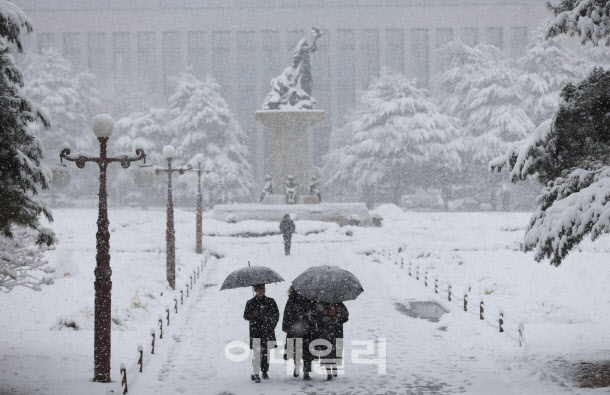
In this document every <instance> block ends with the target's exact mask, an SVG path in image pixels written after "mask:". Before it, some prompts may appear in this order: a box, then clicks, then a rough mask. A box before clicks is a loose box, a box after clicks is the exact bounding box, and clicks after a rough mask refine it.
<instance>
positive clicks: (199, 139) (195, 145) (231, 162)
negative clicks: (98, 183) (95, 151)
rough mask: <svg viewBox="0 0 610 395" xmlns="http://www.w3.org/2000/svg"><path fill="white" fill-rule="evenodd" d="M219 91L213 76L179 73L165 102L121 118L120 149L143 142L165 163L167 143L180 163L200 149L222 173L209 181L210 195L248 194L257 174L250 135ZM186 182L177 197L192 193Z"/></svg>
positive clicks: (235, 197) (242, 196) (151, 157)
mask: <svg viewBox="0 0 610 395" xmlns="http://www.w3.org/2000/svg"><path fill="white" fill-rule="evenodd" d="M219 90H220V87H219V85H218V84H216V83H215V82H214V81H212V80H207V81H200V80H198V79H197V78H196V77H194V76H192V75H190V74H181V75H179V76H177V77H176V78H175V79H174V80H173V84H172V90H171V92H170V95H169V97H168V100H167V105H166V106H165V107H162V108H153V109H150V110H148V111H145V112H139V113H134V114H131V115H129V116H128V117H125V118H123V119H120V120H119V121H118V122H117V127H116V129H117V135H118V136H119V138H118V139H117V142H116V148H117V149H119V150H121V151H128V150H131V149H133V146H134V145H136V144H138V145H140V146H142V147H143V148H144V149H145V151H146V153H147V155H148V159H147V161H148V162H149V163H154V164H159V165H165V160H164V159H163V158H162V156H161V150H162V147H163V146H165V145H173V146H175V147H176V148H177V150H178V155H177V159H176V161H175V162H176V165H179V163H178V162H179V161H180V160H181V161H183V163H182V164H186V163H187V162H193V158H194V157H195V155H197V154H199V153H201V154H203V155H204V158H205V164H206V166H207V167H208V168H210V169H215V170H214V171H215V173H216V175H217V176H218V179H217V180H216V181H217V182H215V183H214V185H213V186H212V185H210V184H209V183H208V184H204V188H207V189H208V192H209V193H210V194H211V195H214V196H217V195H222V201H236V200H243V199H245V198H247V197H248V196H249V195H250V193H251V190H252V186H253V184H252V178H253V175H252V168H251V166H250V164H249V163H248V148H247V145H246V143H245V141H246V135H245V133H244V131H243V130H242V128H241V126H240V125H239V123H238V122H237V121H236V120H235V119H234V117H233V114H232V113H231V111H230V109H229V107H228V105H227V103H226V102H225V101H224V99H223V98H222V96H221V95H220V94H219V93H218V91H219ZM178 158H180V159H178ZM125 177H126V176H125ZM125 177H124V178H125ZM182 187H183V186H182ZM182 187H181V186H180V184H179V183H178V184H177V188H176V189H177V197H178V198H180V196H181V194H182V195H183V196H184V195H188V194H189V193H188V192H186V191H184V190H183V191H182V192H181V191H180V188H182Z"/></svg>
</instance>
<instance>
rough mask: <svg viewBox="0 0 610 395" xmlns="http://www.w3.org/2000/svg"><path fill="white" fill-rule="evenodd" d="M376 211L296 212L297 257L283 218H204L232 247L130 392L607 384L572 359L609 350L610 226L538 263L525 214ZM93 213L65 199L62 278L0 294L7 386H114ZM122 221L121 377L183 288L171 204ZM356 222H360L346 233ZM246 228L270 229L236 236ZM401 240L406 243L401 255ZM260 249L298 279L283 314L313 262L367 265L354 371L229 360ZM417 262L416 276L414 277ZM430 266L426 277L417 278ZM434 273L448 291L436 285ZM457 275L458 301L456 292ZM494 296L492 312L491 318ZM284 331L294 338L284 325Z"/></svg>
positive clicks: (197, 259)
mask: <svg viewBox="0 0 610 395" xmlns="http://www.w3.org/2000/svg"><path fill="white" fill-rule="evenodd" d="M378 211H380V212H382V214H383V215H384V218H385V219H384V227H383V228H353V227H349V228H339V227H337V226H334V225H333V224H327V223H316V222H312V221H307V222H305V221H302V222H301V221H297V223H296V226H297V231H298V232H299V234H296V235H295V236H294V238H293V255H292V256H290V257H285V256H284V255H283V247H282V245H281V236H277V235H271V236H265V234H266V233H267V232H275V229H276V228H277V225H278V224H275V223H264V222H258V221H249V222H244V223H237V224H226V223H222V222H216V221H212V220H210V219H204V229H205V233H206V235H207V236H206V237H205V238H204V244H205V246H206V247H209V248H210V249H211V250H212V251H214V253H216V254H218V255H220V256H224V257H223V258H221V259H219V260H216V259H214V258H212V259H210V261H209V262H208V263H207V266H206V268H205V269H204V272H203V274H202V278H201V280H200V281H199V282H198V284H197V285H196V286H195V289H194V292H193V293H192V295H191V297H190V298H188V299H186V300H185V304H184V306H179V309H180V313H179V314H178V316H177V318H178V319H177V320H175V321H172V325H170V327H169V328H164V329H165V330H166V331H167V332H166V334H167V335H166V337H165V339H164V340H163V341H159V340H157V347H158V349H157V352H156V355H155V356H154V357H152V358H150V362H149V363H148V365H147V366H145V371H144V373H143V374H137V375H132V377H134V378H136V380H135V381H134V382H133V383H132V385H131V386H130V393H135V394H169V393H187V394H201V393H205V394H208V393H209V394H219V393H226V394H228V393H235V394H249V393H260V394H287V393H316V392H317V393H362V394H369V393H380V394H381V393H406V392H409V393H456V392H464V393H479V394H486V393H491V392H494V393H507V394H511V393H535V392H538V393H559V392H566V393H570V392H576V393H580V392H592V393H598V392H599V393H604V392H605V391H607V389H603V388H600V389H596V390H584V389H581V388H576V381H575V378H573V377H571V376H570V374H569V372H568V369H567V365H568V364H571V363H573V362H580V361H587V362H595V361H599V360H603V359H604V358H606V359H607V358H608V357H607V355H608V351H609V349H610V334H609V331H607V328H608V327H609V325H610V314H609V311H610V309H609V308H608V306H609V305H610V293H609V292H608V287H610V286H609V285H608V284H610V271H609V270H607V261H608V259H609V258H610V239H609V238H608V237H603V238H601V239H600V240H598V241H597V242H595V243H590V242H585V243H584V244H583V245H582V248H581V249H580V251H577V252H574V253H573V254H571V255H570V256H569V257H568V258H567V260H566V261H565V262H564V263H563V264H562V266H560V267H559V268H555V267H551V266H549V265H547V264H545V263H542V264H537V263H535V262H534V261H533V258H532V254H524V253H522V252H520V251H519V243H520V242H521V240H522V236H523V231H524V229H525V226H526V224H527V220H528V218H529V215H528V214H520V213H403V212H401V211H400V210H397V209H396V208H392V207H382V208H380V209H379V210H378ZM96 215H97V213H96V211H95V210H89V209H84V210H63V209H62V210H55V218H56V222H55V223H54V224H53V225H52V227H53V229H54V230H55V231H56V233H57V234H58V236H59V237H60V242H61V244H60V245H59V246H58V247H57V249H56V250H53V251H49V252H48V253H47V258H48V259H49V260H50V262H51V265H53V266H55V267H57V268H58V269H59V270H58V276H59V278H58V279H56V282H55V284H54V285H51V286H47V287H44V288H43V291H42V292H32V291H30V290H15V291H13V292H11V293H9V294H6V295H0V298H1V299H0V331H2V333H3V336H2V337H1V338H0V393H4V392H8V393H15V394H30V393H44V394H103V393H104V392H105V390H106V389H107V388H110V387H114V386H115V385H116V383H115V384H113V385H112V386H108V385H102V384H96V383H91V382H90V379H91V377H92V372H93V366H92V365H93V350H92V348H93V338H92V337H93V331H92V328H93V318H92V312H93V267H94V264H95V243H94V240H95V229H96V225H95V220H96ZM110 222H111V230H112V233H111V235H112V236H111V255H112V268H113V276H112V279H113V333H112V342H113V343H112V347H113V348H112V377H113V379H114V380H115V381H116V380H119V365H120V363H121V362H125V363H126V364H127V365H132V364H133V363H134V362H135V361H136V360H137V351H136V347H137V345H138V344H142V345H145V346H148V344H149V343H150V339H151V336H150V330H151V328H153V327H156V324H157V320H158V318H159V315H160V314H161V313H162V312H164V310H165V307H166V306H169V307H172V308H173V297H174V295H175V294H174V293H171V292H168V290H167V288H166V286H165V212H164V211H163V210H160V209H159V210H147V211H143V210H111V211H110ZM194 222H195V215H194V213H193V212H187V211H180V210H178V211H177V212H176V241H177V258H178V267H179V268H181V269H182V270H181V271H180V272H179V280H178V282H177V284H178V287H179V288H182V289H184V287H185V284H186V281H188V274H190V273H191V271H192V268H193V267H196V266H198V265H200V264H201V260H202V259H203V258H202V256H199V255H196V254H195V253H194V252H193V250H194V233H195V226H194ZM348 230H351V231H352V232H353V236H348V233H349V232H347V231H348ZM248 233H249V234H250V236H253V235H256V236H258V237H248V238H245V237H231V235H239V236H243V235H244V234H248ZM211 235H214V236H211ZM399 247H403V252H402V253H400V254H397V251H398V248H399ZM389 252H391V255H390V256H389V257H388V253H389ZM247 261H251V262H252V264H260V265H267V266H270V267H272V268H274V269H275V270H276V271H278V272H279V273H280V274H281V275H282V276H283V277H284V278H285V279H286V280H287V282H286V283H280V284H277V285H270V286H268V287H267V294H268V295H269V296H271V297H273V298H275V299H276V301H277V302H278V306H279V307H280V312H282V311H283V307H284V304H285V303H286V299H287V294H286V291H287V288H288V286H289V282H290V281H291V280H292V279H293V278H294V277H296V276H297V275H298V274H299V273H300V272H301V271H303V270H304V269H305V268H307V267H309V266H312V265H321V264H330V265H339V266H341V267H343V268H345V269H348V270H350V271H352V272H353V273H354V274H356V276H358V277H359V278H360V280H361V282H362V284H363V287H364V289H365V292H364V293H363V294H362V295H361V296H360V297H359V298H358V299H357V300H355V301H350V302H347V303H346V305H347V307H348V309H349V310H350V320H349V322H347V323H346V325H345V337H346V350H345V354H344V355H345V369H344V371H342V372H341V374H340V376H339V378H338V379H336V380H335V381H332V382H326V381H325V374H324V375H322V374H314V379H313V381H312V382H310V383H304V382H303V381H302V380H301V378H300V377H299V378H293V377H292V375H291V374H290V375H288V374H287V373H286V372H287V369H288V370H290V369H291V368H290V367H286V365H284V364H282V362H283V361H281V356H280V355H279V353H276V354H274V355H275V357H276V358H277V359H280V361H278V362H277V363H273V364H272V367H271V370H270V375H271V377H272V379H271V380H270V381H265V382H263V383H261V384H254V383H252V382H251V381H250V380H249V374H250V362H249V359H247V360H244V361H241V362H233V361H230V360H229V359H227V357H226V356H225V347H226V345H227V344H228V343H229V342H231V341H235V340H238V341H247V339H248V338H247V336H248V326H247V322H246V321H244V320H243V318H242V314H243V307H244V305H245V302H246V300H247V299H248V298H251V297H252V293H251V291H250V290H248V289H242V290H229V291H223V292H219V291H218V290H219V288H220V284H221V283H222V281H223V280H224V278H225V277H226V275H227V274H228V273H230V272H231V271H232V270H235V269H237V268H239V267H242V266H244V265H247ZM401 261H402V262H404V264H403V268H402V269H401V265H400V262H401ZM396 263H398V264H396ZM409 263H411V264H412V274H413V277H409V275H408V267H409ZM417 266H419V271H420V280H419V281H417V280H415V277H414V276H415V271H416V268H417ZM426 271H428V281H429V284H428V287H427V288H426V287H425V286H424V274H425V272H426ZM64 274H65V275H64ZM437 277H438V279H439V288H440V294H439V295H435V294H434V291H433V284H434V279H435V278H437ZM448 283H451V285H452V290H453V294H454V300H453V302H448V301H447V286H448ZM468 287H471V292H470V304H469V306H470V309H471V312H469V313H464V312H463V311H462V310H463V309H462V307H461V305H462V297H463V291H464V289H467V288H468ZM161 292H163V293H164V295H163V296H161ZM178 295H179V294H178ZM481 298H483V299H484V300H485V304H486V306H485V310H486V318H487V321H486V322H487V323H486V322H481V321H480V320H479V317H478V306H479V301H480V300H481ZM409 301H424V302H425V301H436V302H438V303H440V304H441V305H442V306H443V307H444V308H445V310H448V311H449V312H448V313H447V314H444V315H443V316H442V317H441V318H440V321H439V322H430V321H427V320H423V319H417V318H412V317H410V316H408V315H406V314H405V313H404V311H403V310H402V308H403V307H404V306H406V305H408V302H409ZM401 306H403V307H401ZM499 309H502V310H503V312H504V319H505V325H504V327H505V330H506V333H503V334H500V333H498V329H497V327H496V326H495V323H494V320H496V319H497V316H498V313H499ZM184 312H187V314H184ZM172 314H173V310H172ZM60 321H63V322H66V323H70V322H73V323H74V324H75V325H77V326H78V328H79V329H78V330H75V329H73V328H71V327H66V326H62V325H59V324H58V323H59V322H60ZM519 322H523V323H524V325H525V337H526V346H525V347H519V343H518V342H517V340H516V339H517V335H518V334H517V325H518V324H519ZM492 324H493V325H492ZM157 332H158V331H157ZM276 334H277V337H278V340H282V341H283V340H284V336H283V333H282V332H281V330H280V328H279V327H278V329H277V331H276ZM384 339H385V340H384ZM354 340H358V341H368V342H372V344H373V345H374V347H373V350H374V352H373V353H374V355H369V356H368V357H366V358H368V362H369V363H370V364H363V363H362V361H360V362H359V361H358V360H356V359H355V358H352V354H353V353H358V352H362V350H363V349H364V347H365V346H363V345H358V344H355V343H353V342H352V341H354ZM384 342H385V343H384ZM383 344H385V346H386V358H385V361H386V363H385V374H379V371H380V370H381V371H383V363H377V362H376V361H374V360H372V359H375V358H379V359H380V360H384V358H382V355H383V353H382V351H381V350H382V348H380V346H383ZM236 350H237V349H233V352H235V353H238V351H236ZM359 350H360V351H359ZM130 380H131V378H130Z"/></svg>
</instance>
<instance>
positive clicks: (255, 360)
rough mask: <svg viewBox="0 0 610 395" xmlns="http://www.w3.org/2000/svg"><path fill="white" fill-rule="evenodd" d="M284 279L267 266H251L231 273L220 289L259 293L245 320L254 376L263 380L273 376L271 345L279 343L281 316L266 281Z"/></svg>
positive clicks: (245, 311)
mask: <svg viewBox="0 0 610 395" xmlns="http://www.w3.org/2000/svg"><path fill="white" fill-rule="evenodd" d="M280 281H284V279H283V278H282V276H280V275H279V274H277V273H276V272H275V271H274V270H273V269H270V268H268V267H265V266H250V262H248V266H247V267H244V268H241V269H238V270H235V271H233V272H232V273H231V274H229V275H228V276H227V278H226V279H225V281H224V282H223V283H222V286H221V287H220V290H221V291H222V290H225V289H235V288H244V287H250V286H253V287H254V293H255V296H254V297H253V298H252V299H250V300H248V302H247V303H246V308H245V310H244V319H245V320H247V321H249V323H250V349H251V350H252V375H251V376H250V378H251V379H252V380H253V381H254V382H256V383H260V382H261V378H260V373H261V371H262V375H263V379H268V378H269V375H268V374H267V372H268V371H269V352H268V350H269V347H270V346H271V347H276V346H275V327H276V326H277V323H278V321H279V319H280V312H279V310H278V308H277V303H275V300H273V299H272V298H269V297H267V296H266V295H265V284H269V283H276V282H280Z"/></svg>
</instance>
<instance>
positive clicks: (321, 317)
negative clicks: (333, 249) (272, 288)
mask: <svg viewBox="0 0 610 395" xmlns="http://www.w3.org/2000/svg"><path fill="white" fill-rule="evenodd" d="M292 286H293V287H294V290H295V291H296V292H297V293H298V294H299V295H301V296H303V297H305V298H307V299H309V300H315V301H316V303H315V305H314V319H315V321H316V323H317V329H318V336H316V340H318V339H319V340H326V342H325V343H326V344H325V345H324V344H321V345H319V346H318V347H320V348H322V347H324V346H326V347H324V348H325V349H326V350H325V351H324V352H322V350H320V349H319V348H318V349H317V351H320V352H319V353H316V354H318V355H320V357H321V359H322V364H324V365H326V372H327V374H328V376H327V379H328V380H332V378H333V377H336V376H337V366H336V363H335V362H336V361H337V360H340V359H341V354H342V348H343V324H344V323H345V322H347V320H348V318H349V316H348V311H347V308H346V307H345V305H344V304H343V303H342V302H343V301H346V300H355V299H356V298H357V297H358V296H359V295H360V294H361V293H362V292H364V288H362V284H360V280H358V278H357V277H356V276H354V274H352V273H350V272H348V271H347V270H344V269H341V268H340V267H338V266H326V265H324V266H314V267H310V268H309V269H307V270H305V271H304V272H303V273H301V274H299V276H298V277H297V278H295V279H294V281H293V282H292Z"/></svg>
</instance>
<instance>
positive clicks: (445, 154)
mask: <svg viewBox="0 0 610 395" xmlns="http://www.w3.org/2000/svg"><path fill="white" fill-rule="evenodd" d="M452 121H453V120H452V119H451V118H450V117H448V116H445V115H444V114H443V113H441V111H439V109H438V108H437V106H436V104H435V103H434V102H433V101H432V99H430V97H429V96H428V92H427V91H426V90H423V89H418V88H417V87H416V86H415V84H414V83H413V82H412V81H410V80H408V79H407V78H405V77H404V76H403V75H400V74H395V73H393V72H391V71H389V70H384V72H383V73H382V75H381V76H380V77H379V78H378V79H377V80H376V81H374V82H373V83H372V84H371V86H370V87H369V89H368V90H367V91H365V92H363V93H362V95H361V96H360V97H359V99H358V103H357V107H356V110H355V113H354V120H353V121H351V128H352V131H353V132H352V133H353V135H352V138H351V141H350V143H349V145H348V146H346V147H339V148H337V149H336V150H334V151H333V152H331V153H329V155H328V156H327V158H326V167H325V175H326V177H327V184H328V185H332V184H334V183H340V184H341V183H344V184H346V183H349V184H351V185H353V186H354V187H356V188H357V189H358V191H359V192H361V193H363V194H364V195H365V197H366V198H367V200H369V201H370V199H371V196H370V195H374V194H375V191H376V190H378V189H387V190H390V191H391V192H392V194H393V200H394V202H395V203H400V196H401V194H403V193H404V192H406V191H407V190H408V189H409V188H414V187H416V186H432V185H434V182H435V181H436V179H437V177H438V175H439V174H447V173H451V172H452V171H456V170H459V168H460V164H461V161H460V155H459V150H460V148H461V143H460V138H459V137H460V136H459V131H458V129H457V128H456V127H455V126H454V125H453V122H452Z"/></svg>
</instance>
